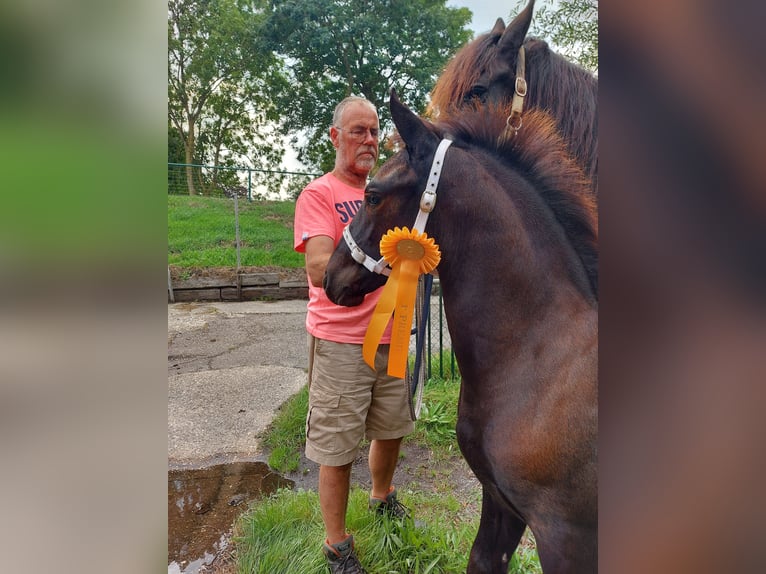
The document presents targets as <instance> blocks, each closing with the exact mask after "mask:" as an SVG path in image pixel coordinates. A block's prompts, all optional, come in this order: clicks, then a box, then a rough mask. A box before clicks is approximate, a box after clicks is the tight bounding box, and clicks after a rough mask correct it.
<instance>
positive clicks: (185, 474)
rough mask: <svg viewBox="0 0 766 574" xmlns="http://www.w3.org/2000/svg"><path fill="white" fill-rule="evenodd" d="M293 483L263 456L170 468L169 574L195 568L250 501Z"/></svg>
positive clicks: (192, 572)
mask: <svg viewBox="0 0 766 574" xmlns="http://www.w3.org/2000/svg"><path fill="white" fill-rule="evenodd" d="M293 484H294V483H293V481H291V480H289V479H287V478H284V477H282V476H280V475H278V474H276V473H275V472H273V471H272V470H271V469H270V468H269V466H268V465H267V464H265V463H263V462H235V463H228V464H218V465H214V466H209V467H206V468H202V469H194V470H171V471H168V574H197V572H199V571H200V569H201V568H202V567H203V566H206V565H209V564H210V563H211V562H212V561H213V559H214V558H215V556H216V554H217V553H218V552H219V551H220V550H223V549H225V546H226V544H227V538H226V534H227V533H228V531H229V530H230V529H231V526H232V524H234V521H235V520H236V518H237V516H238V515H239V514H241V513H242V512H244V511H245V510H246V509H247V507H248V503H250V502H251V501H253V500H256V499H258V498H262V497H264V496H268V495H269V494H271V493H273V492H274V491H276V490H277V489H278V488H280V487H292V486H293Z"/></svg>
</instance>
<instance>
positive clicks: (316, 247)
mask: <svg viewBox="0 0 766 574" xmlns="http://www.w3.org/2000/svg"><path fill="white" fill-rule="evenodd" d="M333 251H335V242H334V241H333V240H332V238H331V237H328V236H326V235H315V236H314V237H311V238H310V239H308V240H307V241H306V273H307V274H308V276H309V281H311V284H312V285H313V286H314V287H321V286H322V281H323V280H324V271H325V269H326V268H327V262H328V261H329V260H330V256H332V252H333Z"/></svg>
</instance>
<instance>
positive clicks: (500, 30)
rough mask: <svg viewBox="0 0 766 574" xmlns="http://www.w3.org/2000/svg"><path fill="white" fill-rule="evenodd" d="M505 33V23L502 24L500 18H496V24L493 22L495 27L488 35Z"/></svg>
mask: <svg viewBox="0 0 766 574" xmlns="http://www.w3.org/2000/svg"><path fill="white" fill-rule="evenodd" d="M504 31H505V22H503V19H502V18H498V19H497V22H495V27H494V28H492V30H491V31H490V34H492V35H494V34H502V33H503V32H504Z"/></svg>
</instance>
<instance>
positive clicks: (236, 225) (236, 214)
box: [234, 172, 249, 274]
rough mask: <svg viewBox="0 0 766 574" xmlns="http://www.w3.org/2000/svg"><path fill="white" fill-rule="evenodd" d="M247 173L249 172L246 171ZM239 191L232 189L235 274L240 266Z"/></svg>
mask: <svg viewBox="0 0 766 574" xmlns="http://www.w3.org/2000/svg"><path fill="white" fill-rule="evenodd" d="M248 173H249V172H248ZM238 196H239V193H238V192H237V190H234V228H235V236H236V243H237V245H236V247H237V274H239V269H240V267H241V265H240V257H239V201H238Z"/></svg>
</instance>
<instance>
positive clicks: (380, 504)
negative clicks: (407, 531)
mask: <svg viewBox="0 0 766 574" xmlns="http://www.w3.org/2000/svg"><path fill="white" fill-rule="evenodd" d="M370 509H373V510H375V512H377V513H378V514H385V515H388V516H389V517H391V518H399V519H404V518H409V517H410V510H409V509H408V508H407V507H406V506H404V505H403V504H402V503H401V502H399V500H398V499H397V498H396V489H395V488H394V487H393V486H392V487H391V490H390V491H389V492H388V494H387V495H386V499H385V500H381V499H380V498H370Z"/></svg>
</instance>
